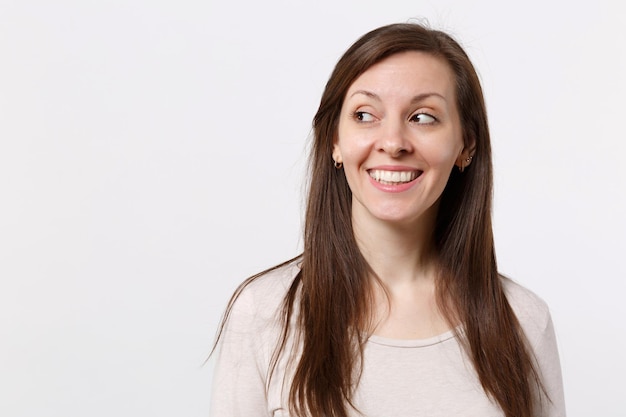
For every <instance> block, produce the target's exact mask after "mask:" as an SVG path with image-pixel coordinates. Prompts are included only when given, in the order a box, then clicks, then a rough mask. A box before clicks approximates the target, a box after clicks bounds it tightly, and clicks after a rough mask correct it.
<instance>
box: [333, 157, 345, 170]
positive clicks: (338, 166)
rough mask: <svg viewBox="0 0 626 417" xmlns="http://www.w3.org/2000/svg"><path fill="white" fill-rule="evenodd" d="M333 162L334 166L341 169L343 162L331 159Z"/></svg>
mask: <svg viewBox="0 0 626 417" xmlns="http://www.w3.org/2000/svg"><path fill="white" fill-rule="evenodd" d="M333 164H334V165H335V168H337V169H341V167H342V166H343V162H337V161H335V160H334V159H333Z"/></svg>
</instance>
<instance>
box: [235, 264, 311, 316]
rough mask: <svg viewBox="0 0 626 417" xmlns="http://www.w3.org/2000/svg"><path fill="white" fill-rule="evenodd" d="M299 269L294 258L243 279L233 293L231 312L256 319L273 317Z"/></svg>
mask: <svg viewBox="0 0 626 417" xmlns="http://www.w3.org/2000/svg"><path fill="white" fill-rule="evenodd" d="M299 271H300V268H299V266H298V262H297V261H295V260H294V261H291V262H288V263H285V264H281V265H279V266H277V267H274V268H271V269H269V270H267V271H265V272H261V273H260V274H257V275H255V276H254V277H252V278H249V279H248V280H246V281H244V283H243V284H242V285H241V286H240V288H239V289H238V290H237V292H236V293H235V294H236V295H235V299H234V302H233V305H232V313H234V314H235V315H241V314H243V315H247V316H253V317H255V318H256V319H262V318H266V319H269V318H273V317H275V315H276V313H277V312H278V311H279V310H280V308H281V306H282V303H283V300H284V298H285V296H286V294H287V292H288V291H289V288H290V287H291V284H292V283H293V280H294V278H295V276H296V275H297V274H298V272H299Z"/></svg>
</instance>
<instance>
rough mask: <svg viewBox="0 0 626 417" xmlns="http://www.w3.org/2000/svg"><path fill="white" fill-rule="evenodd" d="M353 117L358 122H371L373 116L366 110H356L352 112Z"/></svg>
mask: <svg viewBox="0 0 626 417" xmlns="http://www.w3.org/2000/svg"><path fill="white" fill-rule="evenodd" d="M354 118H355V119H356V120H358V121H359V122H373V121H374V116H372V115H371V114H370V113H368V112H366V111H356V112H354Z"/></svg>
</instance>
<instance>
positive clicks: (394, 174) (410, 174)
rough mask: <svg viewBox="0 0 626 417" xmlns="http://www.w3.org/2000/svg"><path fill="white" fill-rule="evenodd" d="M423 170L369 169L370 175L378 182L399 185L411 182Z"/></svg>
mask: <svg viewBox="0 0 626 417" xmlns="http://www.w3.org/2000/svg"><path fill="white" fill-rule="evenodd" d="M422 172H423V171H419V170H418V171H384V170H380V169H371V170H369V171H368V174H369V175H370V177H372V179H373V180H375V181H376V182H379V183H381V184H384V185H397V184H406V183H407V182H411V181H413V180H414V179H416V178H417V177H419V176H420V175H422Z"/></svg>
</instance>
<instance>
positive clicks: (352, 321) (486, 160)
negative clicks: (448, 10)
mask: <svg viewBox="0 0 626 417" xmlns="http://www.w3.org/2000/svg"><path fill="white" fill-rule="evenodd" d="M405 51H421V52H426V53H429V54H432V55H433V56H436V57H439V58H442V59H443V60H445V61H446V62H447V63H448V65H449V66H450V68H451V69H452V71H453V73H454V75H455V80H456V104H457V107H458V110H459V114H460V118H461V125H462V128H463V133H464V141H465V145H466V146H474V147H475V149H474V157H473V162H472V164H471V165H470V166H469V167H468V168H467V169H466V170H465V171H464V172H457V170H453V172H452V174H451V176H450V178H449V180H448V184H447V186H446V188H445V190H444V192H443V194H442V196H441V201H440V204H439V211H438V215H437V220H436V225H435V233H434V246H435V248H436V251H437V256H438V260H439V263H440V271H439V276H438V280H437V297H438V301H439V306H440V308H441V310H442V311H443V313H444V315H445V316H446V318H447V320H448V321H449V323H451V324H452V323H462V325H463V326H462V327H463V331H462V332H461V333H462V334H461V333H460V334H457V337H458V338H459V340H460V341H461V343H462V344H463V346H464V348H465V350H466V352H467V354H468V356H469V357H470V358H471V360H472V362H473V365H474V368H475V369H476V372H477V374H478V377H479V379H480V382H481V384H482V386H483V389H484V391H485V392H486V394H487V395H489V396H490V397H491V398H493V399H494V400H495V401H496V402H497V403H498V404H499V405H500V407H501V408H502V410H503V411H504V414H505V415H506V416H507V417H531V416H532V414H533V407H534V406H535V401H537V398H536V396H535V393H536V392H537V390H538V389H541V383H540V381H539V377H538V374H537V371H536V369H535V366H534V359H533V357H532V354H531V353H530V351H529V349H528V347H527V345H526V342H525V337H524V334H523V331H522V329H521V327H520V324H519V323H518V321H517V318H516V317H515V315H514V313H513V311H512V309H511V306H510V305H509V303H508V302H507V299H506V297H505V294H504V290H503V288H502V284H501V277H500V276H499V274H498V271H497V267H496V258H495V252H494V244H493V232H492V225H491V198H492V163H491V145H490V138H489V130H488V125H487V114H486V109H485V103H484V98H483V93H482V88H481V86H480V82H479V79H478V76H477V74H476V71H475V69H474V67H473V65H472V63H471V62H470V60H469V58H468V56H467V54H466V53H465V52H464V51H463V49H462V48H461V46H460V45H459V44H458V43H457V42H456V41H455V40H454V39H453V38H452V37H450V36H449V35H447V34H446V33H443V32H441V31H437V30H431V29H428V28H425V27H423V26H421V25H417V24H394V25H388V26H383V27H381V28H378V29H375V30H373V31H371V32H369V33H367V34H366V35H364V36H363V37H361V38H360V39H359V40H357V42H355V43H354V44H353V45H352V46H351V47H350V48H349V49H348V50H347V51H346V52H345V54H344V55H343V56H342V57H341V59H340V60H339V62H338V63H337V65H336V67H335V69H334V71H333V73H332V74H331V76H330V79H329V81H328V83H327V84H326V88H325V90H324V93H323V95H322V99H321V102H320V106H319V109H318V111H317V114H316V115H315V118H314V121H313V131H314V141H313V144H312V149H311V156H310V178H311V181H310V185H309V192H308V203H307V208H306V218H305V228H304V252H303V254H302V257H301V260H300V261H301V269H300V272H299V273H298V275H297V276H296V277H295V279H294V281H293V283H292V285H291V288H290V289H289V291H288V293H287V295H286V296H285V299H284V302H283V310H282V316H281V319H282V320H283V323H282V324H283V335H282V338H281V340H279V341H277V350H276V353H275V355H274V359H273V363H274V366H275V364H276V361H277V360H278V357H279V356H280V355H281V354H282V353H284V350H285V347H286V340H287V338H288V337H289V335H290V334H292V333H291V332H294V333H295V335H297V337H298V340H299V345H300V348H301V354H300V356H299V357H298V358H297V359H296V360H295V372H294V378H293V381H291V388H290V392H289V404H290V409H291V413H292V414H293V415H295V416H302V417H304V416H327V417H346V416H347V415H348V409H349V407H352V406H353V404H352V402H351V398H352V394H353V391H354V388H355V386H356V385H357V384H358V378H359V369H360V361H361V360H362V354H363V346H364V343H365V341H366V337H367V335H366V333H364V330H367V329H368V328H369V325H370V324H371V323H370V320H371V313H372V312H371V300H372V292H371V283H370V281H368V279H367V277H368V276H371V275H370V274H372V271H371V269H370V267H369V265H368V264H367V262H366V261H365V259H364V258H363V256H362V254H361V252H360V251H359V249H358V247H357V244H356V241H355V237H354V232H353V229H352V221H351V204H352V193H351V191H350V188H349V186H348V183H347V181H346V178H345V175H344V174H343V171H341V170H337V169H335V168H334V167H333V164H332V158H331V154H332V147H333V143H334V140H335V138H336V134H337V126H338V119H339V114H340V112H341V107H342V104H343V100H344V97H345V94H346V92H347V90H348V88H349V87H350V85H351V84H352V83H353V82H354V81H355V80H356V78H357V77H358V76H359V75H361V74H362V73H363V72H365V71H366V70H367V69H368V68H370V67H371V66H372V65H374V64H376V63H377V62H380V61H381V60H383V59H385V58H387V57H389V56H391V55H393V54H396V53H400V52H405ZM256 277H258V275H257V276H255V277H252V278H251V279H249V280H247V281H246V282H244V283H243V284H242V286H241V287H240V288H239V289H238V291H237V292H236V293H235V295H234V296H233V298H232V299H231V302H230V303H229V306H228V307H227V312H226V315H225V317H226V318H227V317H228V313H229V311H230V307H231V306H232V303H233V302H234V300H235V299H236V297H237V295H238V294H239V293H240V292H241V290H242V289H243V288H244V287H245V286H246V285H247V284H248V283H249V282H250V281H251V280H254V279H256ZM296 309H297V310H298V317H297V321H296V323H297V325H296V326H295V328H292V327H291V326H290V324H289V323H290V318H291V316H292V315H293V312H294V311H295V310H296ZM226 318H225V320H224V321H223V322H222V326H221V328H220V334H221V331H222V329H223V327H224V323H225V321H226ZM364 334H365V336H364ZM218 338H219V335H218ZM274 366H273V367H272V369H271V370H270V372H269V375H270V377H272V370H273V369H274Z"/></svg>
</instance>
